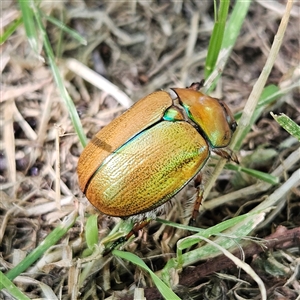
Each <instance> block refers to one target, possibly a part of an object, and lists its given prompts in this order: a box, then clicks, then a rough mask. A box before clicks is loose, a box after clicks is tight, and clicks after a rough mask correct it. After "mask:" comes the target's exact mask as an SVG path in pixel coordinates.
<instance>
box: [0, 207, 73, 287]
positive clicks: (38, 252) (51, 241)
mask: <svg viewBox="0 0 300 300" xmlns="http://www.w3.org/2000/svg"><path fill="white" fill-rule="evenodd" d="M76 217H77V212H73V213H72V214H71V215H70V216H69V217H68V218H67V219H66V220H65V221H64V222H63V223H62V224H60V225H58V226H57V227H56V228H55V229H54V230H53V231H52V232H51V233H50V234H49V235H48V236H47V237H46V238H45V240H44V241H43V242H42V243H41V244H40V245H39V246H38V247H37V248H35V249H34V250H33V251H32V252H31V253H30V254H28V255H27V256H26V257H25V258H24V259H23V260H22V261H21V262H20V263H19V264H18V265H16V266H15V267H14V268H13V269H11V270H10V271H8V272H7V273H6V277H7V278H8V279H10V280H13V279H14V278H16V277H17V276H18V275H20V274H21V273H22V272H24V271H25V270H26V269H27V268H28V267H30V266H31V265H32V264H33V263H34V262H35V261H37V260H38V259H39V258H40V257H41V256H42V255H43V254H44V253H45V252H46V251H47V250H48V249H49V248H50V247H51V246H53V245H55V244H56V243H57V241H58V240H59V239H61V238H62V237H63V236H64V235H65V234H66V233H67V231H68V230H69V229H70V228H71V227H72V226H73V224H74V222H75V220H76ZM2 288H3V285H2V283H1V281H0V290H1V289H2Z"/></svg>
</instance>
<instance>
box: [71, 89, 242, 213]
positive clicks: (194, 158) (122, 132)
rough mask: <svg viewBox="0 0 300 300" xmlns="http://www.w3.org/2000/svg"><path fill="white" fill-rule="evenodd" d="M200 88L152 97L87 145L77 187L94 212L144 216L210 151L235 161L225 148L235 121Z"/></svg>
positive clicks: (179, 186) (185, 180) (183, 182)
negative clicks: (94, 208)
mask: <svg viewBox="0 0 300 300" xmlns="http://www.w3.org/2000/svg"><path fill="white" fill-rule="evenodd" d="M200 86H201V83H193V84H192V85H191V86H190V87H189V88H172V89H170V90H169V91H156V92H153V93H152V94H150V95H148V96H146V97H144V98H142V99H141V100H139V101H138V102H136V103H135V104H134V105H133V106H132V107H131V108H129V109H128V110H127V111H125V112H124V113H123V114H122V115H121V116H119V117H118V118H116V119H114V120H113V121H112V122H111V123H109V124H108V125H107V126H105V127H104V128H102V129H101V130H100V131H99V132H98V133H97V134H96V135H95V137H94V138H93V139H92V140H91V141H90V142H89V144H88V145H87V146H86V147H85V149H84V150H83V152H82V154H81V156H80V158H79V161H78V168H77V172H78V178H79V186H80V189H81V190H82V191H83V193H84V194H85V195H86V197H87V199H88V200H89V201H90V202H91V203H92V204H93V205H94V206H95V207H96V208H97V209H98V210H99V211H101V212H102V213H104V214H106V215H109V216H115V217H121V218H127V217H130V216H134V215H139V214H142V215H143V214H144V215H145V213H147V212H149V211H153V210H155V209H157V208H158V207H160V206H162V205H163V204H164V203H166V202H168V201H169V200H170V199H171V198H172V197H174V195H176V194H177V193H178V192H179V191H180V190H181V189H182V188H183V187H184V186H185V185H187V183H188V182H190V181H191V180H192V179H193V178H194V177H195V176H196V175H197V174H198V173H199V172H200V170H201V169H202V168H203V166H204V165H205V163H206V161H207V160H208V158H209V157H210V154H211V152H214V153H215V154H217V155H219V156H222V157H224V158H226V159H230V160H233V161H236V162H237V158H236V156H235V154H234V153H233V152H232V151H231V150H230V149H228V148H226V147H227V146H228V145H229V143H230V141H231V138H232V134H233V132H234V131H235V129H236V126H237V124H236V122H235V120H234V117H233V115H232V113H231V111H230V109H229V108H228V106H227V105H226V104H225V103H224V102H223V101H220V100H218V99H216V98H212V97H210V96H207V95H205V94H203V93H201V92H200V91H198V90H199V88H200ZM198 204H199V203H198ZM198 206H199V205H198Z"/></svg>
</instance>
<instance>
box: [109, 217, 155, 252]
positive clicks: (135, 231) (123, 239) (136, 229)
mask: <svg viewBox="0 0 300 300" xmlns="http://www.w3.org/2000/svg"><path fill="white" fill-rule="evenodd" d="M150 221H151V219H145V220H142V221H140V222H137V223H135V224H134V226H133V227H132V229H131V230H130V231H129V232H128V233H127V235H125V236H122V237H120V238H118V239H117V240H116V241H114V242H113V243H112V244H111V245H110V246H109V247H107V248H106V249H104V252H103V256H106V255H107V254H109V253H110V252H111V251H112V250H114V249H115V248H116V247H117V246H119V245H120V244H123V243H125V242H127V241H128V240H129V239H130V238H131V237H132V236H133V235H135V236H136V237H137V236H138V233H139V231H140V230H142V229H143V228H144V227H145V226H147V225H148V224H149V223H150Z"/></svg>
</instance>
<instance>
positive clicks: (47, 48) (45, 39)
mask: <svg viewBox="0 0 300 300" xmlns="http://www.w3.org/2000/svg"><path fill="white" fill-rule="evenodd" d="M34 11H35V18H36V21H37V24H38V28H39V30H40V31H41V32H42V33H43V44H44V48H45V52H46V55H47V58H48V61H49V65H50V67H51V70H52V74H53V77H54V80H55V83H56V85H57V87H58V89H59V92H60V95H61V97H62V99H63V100H64V102H65V104H66V106H67V109H68V111H69V115H70V117H71V121H72V124H73V126H74V128H75V131H76V133H77V135H78V137H79V140H80V142H81V144H82V146H83V147H85V145H86V144H87V140H86V136H85V134H84V131H83V128H82V125H81V122H80V119H79V116H78V113H77V110H76V107H75V105H74V103H73V101H72V99H71V97H70V95H69V93H68V92H67V90H66V88H65V86H64V81H63V79H62V77H61V75H60V72H59V69H58V67H57V65H56V63H55V57H54V53H53V50H52V47H51V44H50V41H49V38H48V35H47V33H46V30H45V28H44V26H43V23H42V18H41V15H42V14H41V12H40V10H39V9H38V8H37V7H36V6H34Z"/></svg>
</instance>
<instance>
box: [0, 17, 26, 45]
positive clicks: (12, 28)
mask: <svg viewBox="0 0 300 300" xmlns="http://www.w3.org/2000/svg"><path fill="white" fill-rule="evenodd" d="M22 22H23V19H22V18H18V19H16V20H14V22H12V23H11V24H10V25H9V26H8V27H7V28H6V29H5V31H4V32H3V34H2V35H1V36H0V45H2V44H3V43H4V42H5V41H6V40H7V39H8V38H9V37H10V36H11V35H12V34H13V33H14V32H15V31H16V29H17V28H18V27H19V25H20V24H22Z"/></svg>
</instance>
